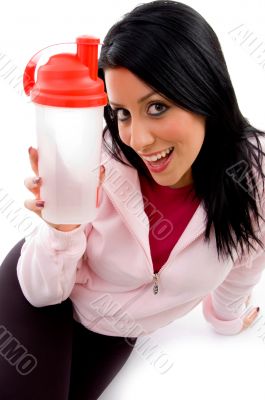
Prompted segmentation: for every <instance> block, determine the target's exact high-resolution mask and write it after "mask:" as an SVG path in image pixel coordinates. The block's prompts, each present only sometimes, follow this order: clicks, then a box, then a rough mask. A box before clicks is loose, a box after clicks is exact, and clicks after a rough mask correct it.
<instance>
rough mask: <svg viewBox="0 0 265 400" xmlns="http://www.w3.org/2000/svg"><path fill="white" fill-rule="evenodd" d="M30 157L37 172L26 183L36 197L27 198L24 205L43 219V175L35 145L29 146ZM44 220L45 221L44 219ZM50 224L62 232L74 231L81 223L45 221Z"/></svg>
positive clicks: (34, 170)
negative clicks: (41, 174) (41, 190)
mask: <svg viewBox="0 0 265 400" xmlns="http://www.w3.org/2000/svg"><path fill="white" fill-rule="evenodd" d="M29 158H30V164H31V168H32V170H33V172H34V173H35V174H36V176H35V177H28V178H26V179H25V180H24V185H25V186H26V188H27V189H28V190H29V191H30V192H31V193H33V194H34V195H35V196H36V198H35V199H26V200H25V202H24V206H25V207H26V208H27V209H29V210H30V211H33V212H34V213H35V214H37V215H38V216H39V217H40V218H41V219H43V218H42V215H41V210H42V208H43V207H44V202H43V201H42V200H41V199H40V185H41V177H39V171H38V151H37V150H36V149H34V148H33V147H30V148H29ZM43 221H45V220H44V219H43ZM45 222H46V223H47V224H48V225H50V226H51V227H53V228H55V229H57V230H59V231H62V232H69V231H72V230H73V229H75V228H78V227H79V226H80V225H73V224H71V225H70V224H68V225H63V224H59V225H57V224H53V223H51V222H47V221H45Z"/></svg>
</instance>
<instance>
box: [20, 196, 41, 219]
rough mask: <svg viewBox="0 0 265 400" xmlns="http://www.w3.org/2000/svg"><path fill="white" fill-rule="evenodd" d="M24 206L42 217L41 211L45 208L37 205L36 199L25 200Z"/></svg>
mask: <svg viewBox="0 0 265 400" xmlns="http://www.w3.org/2000/svg"><path fill="white" fill-rule="evenodd" d="M24 207H25V208H27V209H28V210H30V211H33V212H34V213H36V214H37V215H38V216H39V217H41V218H42V215H41V211H42V209H43V208H40V207H37V206H36V199H26V200H25V201H24Z"/></svg>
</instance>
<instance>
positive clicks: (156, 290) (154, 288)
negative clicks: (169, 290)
mask: <svg viewBox="0 0 265 400" xmlns="http://www.w3.org/2000/svg"><path fill="white" fill-rule="evenodd" d="M154 281H155V282H154V286H153V292H154V294H157V293H158V273H157V272H156V273H155V274H154Z"/></svg>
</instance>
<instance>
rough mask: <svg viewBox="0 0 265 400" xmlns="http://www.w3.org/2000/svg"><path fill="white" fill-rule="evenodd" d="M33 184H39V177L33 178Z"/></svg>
mask: <svg viewBox="0 0 265 400" xmlns="http://www.w3.org/2000/svg"><path fill="white" fill-rule="evenodd" d="M32 181H33V183H35V184H36V183H40V181H41V177H40V176H35V178H33V180H32Z"/></svg>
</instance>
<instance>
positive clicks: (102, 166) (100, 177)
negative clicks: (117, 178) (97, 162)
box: [99, 165, 105, 183]
mask: <svg viewBox="0 0 265 400" xmlns="http://www.w3.org/2000/svg"><path fill="white" fill-rule="evenodd" d="M99 171H100V172H99V181H100V183H103V182H104V179H105V167H104V165H101V166H100V170H99Z"/></svg>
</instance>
